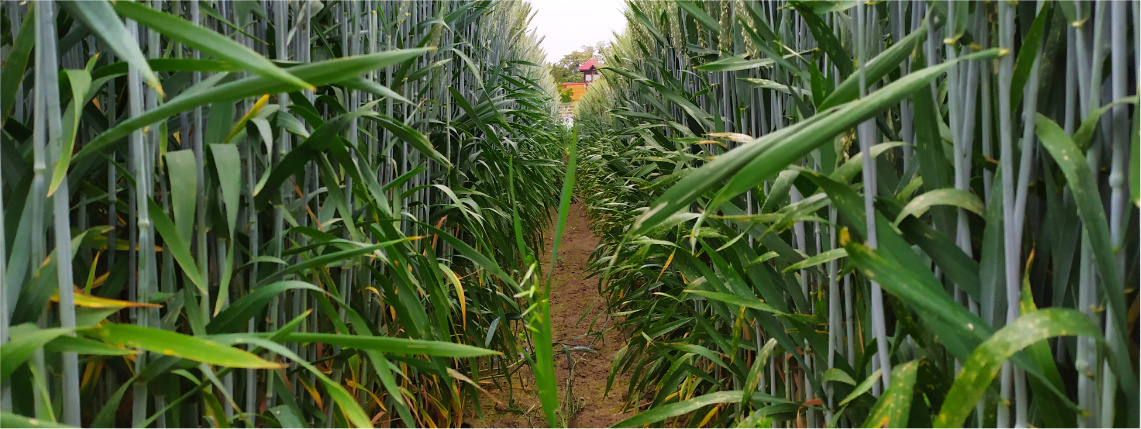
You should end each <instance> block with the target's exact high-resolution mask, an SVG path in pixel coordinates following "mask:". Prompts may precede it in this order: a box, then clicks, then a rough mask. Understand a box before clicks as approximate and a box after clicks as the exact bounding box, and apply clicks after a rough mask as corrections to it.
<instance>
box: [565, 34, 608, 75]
mask: <svg viewBox="0 0 1141 429" xmlns="http://www.w3.org/2000/svg"><path fill="white" fill-rule="evenodd" d="M607 45H608V44H607V43H606V42H598V43H596V44H595V45H594V46H589V45H583V46H582V49H579V50H577V51H574V52H571V53H569V54H566V56H564V57H563V58H562V59H560V60H559V61H557V62H555V63H552V64H551V77H552V78H554V80H555V83H563V82H582V74H581V73H579V72H578V67H579V66H581V65H583V64H585V63H586V62H587V61H588V60H590V59H591V58H594V60H595V61H598V62H599V63H601V62H602V50H603V49H606V47H607Z"/></svg>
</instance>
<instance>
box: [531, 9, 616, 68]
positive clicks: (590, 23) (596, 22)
mask: <svg viewBox="0 0 1141 429" xmlns="http://www.w3.org/2000/svg"><path fill="white" fill-rule="evenodd" d="M528 1H529V2H530V3H531V7H532V9H534V11H535V17H534V18H533V19H532V20H531V28H534V29H536V30H537V31H536V34H537V35H538V36H539V37H543V36H544V35H545V36H546V39H544V40H543V43H542V46H543V50H544V51H546V52H547V62H554V61H558V60H559V59H561V58H562V57H563V56H564V55H566V54H569V53H571V52H574V51H576V50H578V49H579V48H581V47H582V46H583V45H593V44H595V43H598V42H612V41H614V35H613V33H614V32H616V31H617V32H621V31H623V30H625V29H626V17H625V16H623V15H622V11H623V10H625V9H626V2H625V0H528Z"/></svg>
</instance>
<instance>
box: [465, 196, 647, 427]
mask: <svg viewBox="0 0 1141 429" xmlns="http://www.w3.org/2000/svg"><path fill="white" fill-rule="evenodd" d="M553 224H554V222H552V225H551V227H550V230H549V231H547V233H546V242H545V243H544V244H545V246H544V247H545V249H544V251H543V257H542V259H540V261H547V263H544V264H543V272H544V273H546V272H551V271H550V270H552V268H551V267H550V266H548V264H549V261H550V258H551V255H550V251H551V246H552V243H553V241H554V236H555V231H554V225H553ZM597 245H598V237H596V236H594V234H593V233H592V232H591V231H590V227H589V221H588V219H587V216H586V211H585V209H584V208H583V207H582V206H581V205H580V204H572V205H571V206H570V213H569V215H568V216H567V223H566V230H565V231H564V232H563V239H562V243H561V244H560V245H559V253H558V259H557V260H556V262H555V266H554V268H553V270H554V271H553V280H552V284H551V306H550V308H551V331H552V338H553V342H554V343H555V349H554V351H555V376H556V377H557V379H558V384H559V400H560V402H562V403H564V404H567V403H568V392H571V393H573V400H572V402H573V403H574V404H575V405H573V406H569V405H564V406H562V407H560V413H561V415H560V416H559V418H560V419H566V420H565V423H566V424H567V426H568V427H609V426H612V425H614V424H615V423H618V422H619V421H622V420H623V419H625V418H627V417H630V416H631V415H633V411H632V410H625V409H624V406H625V403H626V390H627V386H628V385H629V377H628V376H627V375H626V374H616V375H615V377H614V382H613V386H612V387H611V388H610V393H609V395H608V396H603V392H604V391H605V389H606V380H607V377H608V376H609V374H610V367H611V364H612V363H613V362H614V359H615V354H616V353H617V352H618V350H619V349H621V348H622V347H623V346H624V345H625V343H626V338H625V337H624V336H623V335H622V333H621V332H619V331H618V330H617V329H611V327H612V326H614V322H615V320H612V319H610V318H609V317H608V315H607V312H606V302H605V299H604V298H603V297H602V296H600V295H599V294H598V279H597V278H591V279H587V278H586V276H587V271H586V267H587V265H588V264H589V263H590V252H591V251H593V250H594V248H595V246H597ZM588 310H589V313H587V311H588ZM584 314H586V316H585V317H583V315H584ZM588 334H589V335H588ZM560 343H561V344H560ZM564 345H565V347H566V348H564ZM575 347H586V348H589V350H586V349H583V348H578V349H575ZM567 349H570V350H571V351H570V356H569V358H568V356H567V353H566V350H567ZM568 364H569V368H568ZM572 373H573V379H572V380H570V381H571V382H570V383H569V386H570V389H569V390H568V388H567V387H568V378H569V377H570V376H571V375H572ZM512 380H513V382H514V384H515V391H514V395H509V394H508V392H507V391H506V389H505V390H494V389H489V390H490V392H489V393H490V394H491V395H492V396H494V397H495V399H494V400H493V399H491V398H487V397H486V396H484V397H481V398H480V404H481V405H482V407H481V411H482V413H483V419H482V420H481V419H480V418H479V417H478V416H476V415H474V414H475V413H474V412H472V413H469V414H472V415H469V416H467V418H466V419H465V423H466V424H468V425H471V426H472V427H547V422H546V418H545V417H544V414H543V410H542V406H541V405H540V404H539V397H538V393H537V390H536V389H535V380H534V377H533V376H532V374H531V371H530V368H523V369H521V370H520V371H519V373H518V374H517V375H516V376H515V377H513V378H512ZM520 382H522V384H523V386H520V385H519V384H520ZM510 396H513V397H514V403H513V404H510V403H509V402H510V401H509V397H510ZM496 400H498V402H500V403H501V404H502V405H497V404H496ZM566 414H570V415H569V419H568V418H567V415H566ZM560 424H561V422H560Z"/></svg>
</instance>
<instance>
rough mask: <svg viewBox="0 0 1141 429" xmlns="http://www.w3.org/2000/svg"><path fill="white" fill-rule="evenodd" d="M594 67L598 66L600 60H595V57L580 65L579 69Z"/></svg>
mask: <svg viewBox="0 0 1141 429" xmlns="http://www.w3.org/2000/svg"><path fill="white" fill-rule="evenodd" d="M592 68H598V61H595V60H594V58H591V59H589V60H587V61H586V64H583V65H582V66H579V68H578V71H587V70H590V69H592Z"/></svg>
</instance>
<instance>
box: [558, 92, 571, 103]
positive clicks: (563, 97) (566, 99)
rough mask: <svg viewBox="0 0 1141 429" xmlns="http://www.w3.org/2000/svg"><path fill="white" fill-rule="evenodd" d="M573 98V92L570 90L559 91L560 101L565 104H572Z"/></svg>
mask: <svg viewBox="0 0 1141 429" xmlns="http://www.w3.org/2000/svg"><path fill="white" fill-rule="evenodd" d="M571 96H572V92H571V89H570V88H566V89H563V90H561V91H559V101H562V102H563V103H570V102H571V101H572V98H571Z"/></svg>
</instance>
